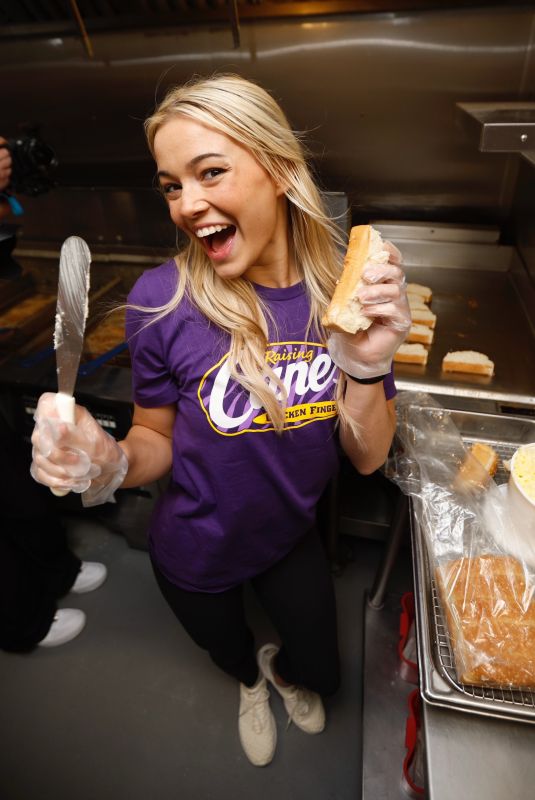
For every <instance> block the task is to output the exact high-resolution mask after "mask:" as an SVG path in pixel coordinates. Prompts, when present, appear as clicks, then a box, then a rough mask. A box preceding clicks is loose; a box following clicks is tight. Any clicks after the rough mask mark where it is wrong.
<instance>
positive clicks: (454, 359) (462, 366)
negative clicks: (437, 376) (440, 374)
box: [442, 350, 494, 376]
mask: <svg viewBox="0 0 535 800" xmlns="http://www.w3.org/2000/svg"><path fill="white" fill-rule="evenodd" d="M442 369H443V370H444V372H468V373H472V374H474V375H489V376H490V375H494V362H493V361H491V360H490V358H489V357H488V356H486V355H485V354H484V353H478V352H477V351H475V350H455V351H453V352H451V353H447V354H446V355H445V356H444V358H443V359H442Z"/></svg>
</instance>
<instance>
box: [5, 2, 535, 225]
mask: <svg viewBox="0 0 535 800" xmlns="http://www.w3.org/2000/svg"><path fill="white" fill-rule="evenodd" d="M534 19H535V12H534V11H533V9H532V8H529V7H519V8H499V7H498V8H496V7H491V8H486V9H481V8H480V9H470V8H468V9H463V10H460V9H457V10H449V11H448V10H445V11H431V12H418V13H416V12H415V13H391V14H375V15H374V14H361V15H347V16H339V17H330V18H328V17H325V18H313V19H312V18H311V19H310V20H309V21H299V20H293V19H287V20H279V21H269V22H266V21H265V22H248V23H246V24H243V25H242V30H241V48H240V49H239V50H233V49H232V46H231V41H230V38H229V32H228V30H227V28H226V27H223V26H218V25H213V26H205V27H202V28H195V29H190V30H187V29H180V28H175V29H170V30H166V31H162V30H152V29H151V30H150V31H149V32H146V33H144V32H141V31H128V32H125V33H124V34H118V33H114V32H108V33H99V34H95V35H94V36H93V37H92V41H93V47H94V50H95V58H94V59H93V60H89V59H88V58H87V57H86V55H85V52H84V50H83V45H82V43H81V42H80V41H79V40H78V39H75V38H74V37H71V38H70V37H65V38H63V39H28V40H17V41H9V40H8V41H5V40H4V41H3V42H2V48H1V52H0V69H1V70H2V76H3V91H2V94H3V121H2V126H3V130H2V131H0V133H2V134H4V135H6V134H7V135H10V134H11V133H13V132H15V128H16V127H17V125H18V124H20V123H21V122H24V121H28V120H29V121H36V122H40V123H41V124H42V132H43V134H44V136H45V138H46V139H47V140H48V141H49V142H50V143H51V144H52V145H53V146H54V147H55V149H56V151H57V154H58V157H59V159H60V162H61V173H60V174H61V178H62V181H63V182H64V183H65V184H68V185H70V186H78V187H80V186H89V187H94V188H95V190H96V191H100V188H101V187H109V188H113V189H115V188H117V187H121V188H123V189H124V190H125V192H127V193H130V194H132V195H135V194H136V193H137V191H138V187H142V186H143V187H146V186H148V185H149V182H150V178H151V174H152V165H151V163H150V159H149V158H148V155H147V151H146V147H145V143H144V138H143V132H142V120H143V118H144V117H145V116H146V114H147V113H148V112H150V110H151V108H152V107H153V105H154V101H155V98H161V97H162V95H163V93H164V91H165V89H166V88H167V87H168V86H169V85H171V84H172V83H176V82H179V81H182V80H184V79H185V78H187V77H189V76H190V75H192V74H193V73H202V74H206V73H211V72H213V71H215V70H227V71H236V72H240V73H241V74H243V75H245V76H247V77H250V78H253V79H254V80H258V81H259V82H260V83H262V85H264V86H265V87H267V88H268V89H270V90H271V91H272V92H273V94H274V95H275V96H276V97H277V99H279V100H280V101H281V103H282V105H283V106H284V108H285V109H286V111H287V113H288V115H289V117H290V119H291V122H292V124H293V125H294V127H295V128H297V129H300V130H304V131H308V141H309V144H310V146H311V150H312V155H313V159H314V162H315V164H316V166H317V170H318V173H319V175H320V178H321V181H322V183H323V185H324V187H325V188H328V189H330V190H335V191H342V192H346V193H347V194H348V195H349V198H350V201H351V204H352V206H353V212H354V217H355V218H356V219H366V218H369V217H370V216H385V217H389V218H405V219H407V218H412V219H416V218H419V219H444V220H454V221H455V220H461V221H472V222H473V221H483V222H487V221H490V222H493V223H494V222H500V221H501V220H503V219H505V218H506V217H507V215H508V213H509V211H510V197H511V185H512V177H513V178H514V170H511V165H510V163H509V162H508V156H506V155H503V154H492V155H491V154H482V153H478V152H477V150H476V149H475V148H474V145H473V142H472V141H470V140H469V138H468V137H467V136H466V135H465V133H464V131H463V130H462V129H461V127H460V126H459V125H458V120H457V119H456V112H455V104H456V103H457V102H460V101H465V102H474V101H486V100H515V99H523V98H528V97H530V96H533V86H532V85H531V83H530V80H529V76H530V75H532V72H533V53H532V49H533V23H534ZM511 176H512V177H511ZM49 199H50V200H51V199H52V195H50V196H49ZM78 200H79V203H80V212H81V214H82V215H84V214H86V213H88V209H89V206H90V205H92V204H93V201H92V200H91V202H90V201H89V198H86V199H84V197H83V195H82V194H81V195H80V196H79V198H78ZM38 202H39V205H38V206H37V204H34V203H32V204H30V203H28V211H27V217H26V220H25V225H24V228H25V235H26V234H28V235H30V236H31V235H32V228H33V226H34V224H38V223H37V222H36V220H35V217H34V208H35V209H37V208H39V213H40V214H43V213H46V209H47V207H48V199H46V200H45V199H41V200H40V201H38ZM86 203H87V204H88V205H87V211H86ZM132 203H133V205H134V206H137V200H136V199H134V200H133V201H132ZM30 205H31V208H30ZM127 206H128V204H127V203H125V204H124V210H125V214H126V215H125V217H124V220H125V223H126V219H127V218H128V213H127V212H128V208H127ZM35 213H38V212H37V211H35ZM69 213H70V212H69ZM114 213H121V206H120V205H119V206H117V207H114ZM61 221H62V216H61V215H59V217H58V216H57V215H56V217H55V218H54V219H50V220H49V222H50V226H51V227H50V231H51V232H53V233H54V235H57V236H58V237H60V231H59V227H60V226H61ZM39 224H41V222H39ZM119 227H122V224H120V225H119ZM149 228H150V226H149ZM64 232H65V231H64V230H62V231H61V235H63V233H64ZM69 232H70V231H69ZM154 233H156V231H154Z"/></svg>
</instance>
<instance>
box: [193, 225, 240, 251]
mask: <svg viewBox="0 0 535 800" xmlns="http://www.w3.org/2000/svg"><path fill="white" fill-rule="evenodd" d="M235 234H236V226H235V225H209V226H207V227H206V228H201V229H200V230H198V231H196V236H197V238H198V239H199V240H200V241H201V243H202V245H203V247H204V249H205V250H206V252H207V254H208V256H209V257H210V258H215V259H221V258H224V257H226V256H227V255H228V254H229V252H230V249H231V247H232V242H233V241H234V236H235Z"/></svg>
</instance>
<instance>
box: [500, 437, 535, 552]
mask: <svg viewBox="0 0 535 800" xmlns="http://www.w3.org/2000/svg"><path fill="white" fill-rule="evenodd" d="M526 452H527V453H528V455H530V456H531V457H532V458H533V461H534V464H535V442H534V443H533V444H526V445H523V446H522V447H519V448H518V450H517V451H516V452H515V454H514V456H513V458H512V459H511V475H510V477H509V483H508V492H507V495H508V501H509V502H508V505H509V511H510V513H511V519H512V522H513V524H514V526H515V528H516V529H517V531H518V532H519V534H521V535H523V536H525V537H526V538H530V539H531V537H533V538H534V542H535V491H534V493H533V496H530V494H528V493H527V492H526V490H525V489H524V487H523V486H522V485H521V483H520V482H519V480H518V461H519V457H520V454H522V455H525V454H526ZM533 479H534V482H535V468H534V475H533Z"/></svg>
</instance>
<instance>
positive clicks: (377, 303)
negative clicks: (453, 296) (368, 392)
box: [327, 242, 411, 379]
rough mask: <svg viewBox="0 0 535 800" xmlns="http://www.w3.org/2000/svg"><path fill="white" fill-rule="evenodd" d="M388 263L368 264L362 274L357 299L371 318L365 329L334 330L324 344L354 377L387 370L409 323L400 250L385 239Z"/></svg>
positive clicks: (342, 366) (378, 374)
mask: <svg viewBox="0 0 535 800" xmlns="http://www.w3.org/2000/svg"><path fill="white" fill-rule="evenodd" d="M384 244H385V249H386V250H388V252H389V253H390V257H389V260H388V262H387V263H385V264H377V265H374V266H373V267H369V268H368V269H367V270H366V271H365V272H364V273H363V275H362V280H363V285H362V287H361V288H360V290H359V292H358V299H359V300H360V302H361V304H362V306H363V309H362V310H363V312H364V314H366V316H367V317H370V318H371V319H373V323H372V325H371V326H370V327H369V328H368V330H366V331H359V332H358V333H355V334H350V333H338V332H336V331H333V332H332V333H331V334H330V336H329V339H328V342H327V347H328V350H329V353H330V356H331V358H332V360H333V361H334V363H335V364H336V365H337V366H338V367H340V369H342V370H343V371H344V372H346V373H347V374H348V375H352V376H353V377H355V378H361V379H366V378H376V377H379V376H380V375H386V374H388V373H389V372H390V369H391V366H392V358H393V356H394V353H395V352H396V350H397V349H398V347H399V346H400V344H401V343H402V342H403V340H404V339H405V337H406V336H407V333H408V331H409V328H410V326H411V313H410V308H409V302H408V300H407V291H406V281H405V273H404V272H403V270H402V269H401V260H402V257H401V253H400V252H399V250H398V249H397V247H395V246H394V245H393V244H392V243H391V242H385V243H384Z"/></svg>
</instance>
